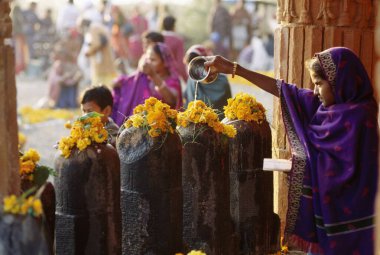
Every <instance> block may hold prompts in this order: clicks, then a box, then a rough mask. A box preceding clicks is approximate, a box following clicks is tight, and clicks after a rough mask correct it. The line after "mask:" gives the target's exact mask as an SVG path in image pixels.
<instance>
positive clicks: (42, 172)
mask: <svg viewBox="0 0 380 255" xmlns="http://www.w3.org/2000/svg"><path fill="white" fill-rule="evenodd" d="M49 175H52V176H57V173H56V172H55V171H54V170H53V169H52V168H50V167H47V166H40V165H37V166H36V169H35V172H34V179H33V182H34V185H36V186H37V187H40V186H42V185H44V184H45V182H46V180H47V179H48V178H49Z"/></svg>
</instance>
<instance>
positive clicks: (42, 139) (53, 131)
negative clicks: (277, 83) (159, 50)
mask: <svg viewBox="0 0 380 255" xmlns="http://www.w3.org/2000/svg"><path fill="white" fill-rule="evenodd" d="M248 84H249V82H248V81H245V80H244V79H234V80H231V89H232V94H233V95H235V94H236V93H238V92H247V93H250V94H253V95H254V96H255V97H256V99H257V100H258V101H260V102H262V103H263V105H264V106H265V107H266V108H267V118H268V120H269V121H270V122H271V120H272V108H273V106H272V105H273V103H272V97H271V96H268V94H267V93H266V92H264V91H262V90H260V89H258V88H257V87H255V86H252V85H248ZM16 86H17V107H18V109H20V108H21V107H23V106H32V107H37V106H38V105H39V104H41V99H43V98H44V97H46V95H47V94H48V86H47V83H46V81H45V80H44V79H43V77H42V75H36V76H35V77H33V78H30V77H25V76H18V77H17V78H16ZM65 122H66V121H64V120H59V119H58V120H49V121H45V122H40V123H36V124H32V125H30V124H25V123H21V122H20V123H19V130H20V131H21V132H22V133H23V134H25V135H26V137H27V142H26V144H25V149H28V148H35V149H37V150H38V151H39V152H40V155H41V161H40V163H41V164H44V165H48V166H51V167H52V166H53V164H54V157H55V154H56V153H57V152H58V151H57V150H56V149H55V148H54V145H55V144H56V143H57V141H58V140H59V139H60V138H61V137H63V136H66V135H67V134H68V130H67V129H65V128H64V126H63V125H64V123H65Z"/></svg>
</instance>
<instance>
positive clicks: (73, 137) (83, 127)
mask: <svg viewBox="0 0 380 255" xmlns="http://www.w3.org/2000/svg"><path fill="white" fill-rule="evenodd" d="M107 138H108V132H107V130H105V128H104V126H103V123H102V121H101V115H99V114H98V113H94V112H93V113H88V114H86V115H84V116H82V117H80V118H78V119H77V120H76V121H75V122H74V123H73V124H72V127H71V130H70V136H69V137H63V138H61V140H60V141H59V144H58V148H59V150H61V153H62V155H63V156H64V157H65V158H68V157H69V156H70V153H71V150H72V149H73V148H75V147H76V148H78V149H79V150H81V151H82V150H84V149H86V148H87V147H88V146H89V145H91V143H92V142H95V143H103V142H105V141H106V140H107Z"/></svg>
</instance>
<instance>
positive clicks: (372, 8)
mask: <svg viewBox="0 0 380 255" xmlns="http://www.w3.org/2000/svg"><path fill="white" fill-rule="evenodd" d="M277 4H278V5H277V21H278V23H279V24H280V26H279V27H278V28H277V29H276V31H275V70H274V73H275V77H276V78H280V79H284V80H285V81H286V82H288V83H294V84H296V85H297V86H298V87H300V88H313V85H312V83H311V80H310V77H309V74H308V71H307V69H306V68H305V67H304V62H305V60H307V59H309V58H311V57H313V55H314V53H316V52H319V51H322V50H324V49H327V48H330V47H333V46H345V47H348V48H351V49H352V50H353V51H354V52H355V53H356V54H357V55H358V56H359V57H360V59H361V60H362V62H363V63H364V66H365V68H366V70H367V72H368V74H369V76H370V78H371V79H372V81H374V78H375V74H376V73H377V74H379V73H380V71H379V67H378V69H377V70H378V71H377V72H375V62H376V58H375V49H374V47H375V43H374V27H375V16H376V11H377V6H376V1H373V0H339V1H337V0H320V1H311V0H277ZM379 43H380V42H378V44H379ZM377 94H378V95H380V94H379V93H377ZM274 104H275V105H274V109H275V112H274V122H273V123H274V127H275V132H273V146H274V149H273V155H272V156H273V157H274V158H285V159H288V158H290V156H291V155H290V151H289V143H288V141H287V137H286V134H285V128H284V125H283V123H282V117H281V110H280V105H279V100H278V99H275V102H274ZM274 181H275V187H277V189H276V190H275V201H277V202H276V204H275V207H274V208H275V209H277V211H276V213H278V215H279V216H280V218H281V227H282V228H281V229H282V230H283V227H284V224H285V216H286V210H287V196H288V190H287V177H286V174H283V173H276V174H275V177H274Z"/></svg>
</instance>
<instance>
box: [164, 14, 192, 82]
mask: <svg viewBox="0 0 380 255" xmlns="http://www.w3.org/2000/svg"><path fill="white" fill-rule="evenodd" d="M175 23H176V19H175V18H174V17H173V16H171V15H169V16H166V17H165V18H164V19H163V21H162V35H163V36H164V38H165V44H166V45H167V46H168V47H169V48H170V50H171V51H172V54H173V58H174V60H175V62H176V68H177V73H178V75H179V76H180V77H181V78H182V79H183V81H185V82H186V81H187V70H186V66H185V65H184V64H183V57H184V56H185V49H184V48H185V41H184V39H183V38H182V36H181V35H180V34H178V33H177V32H175Z"/></svg>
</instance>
